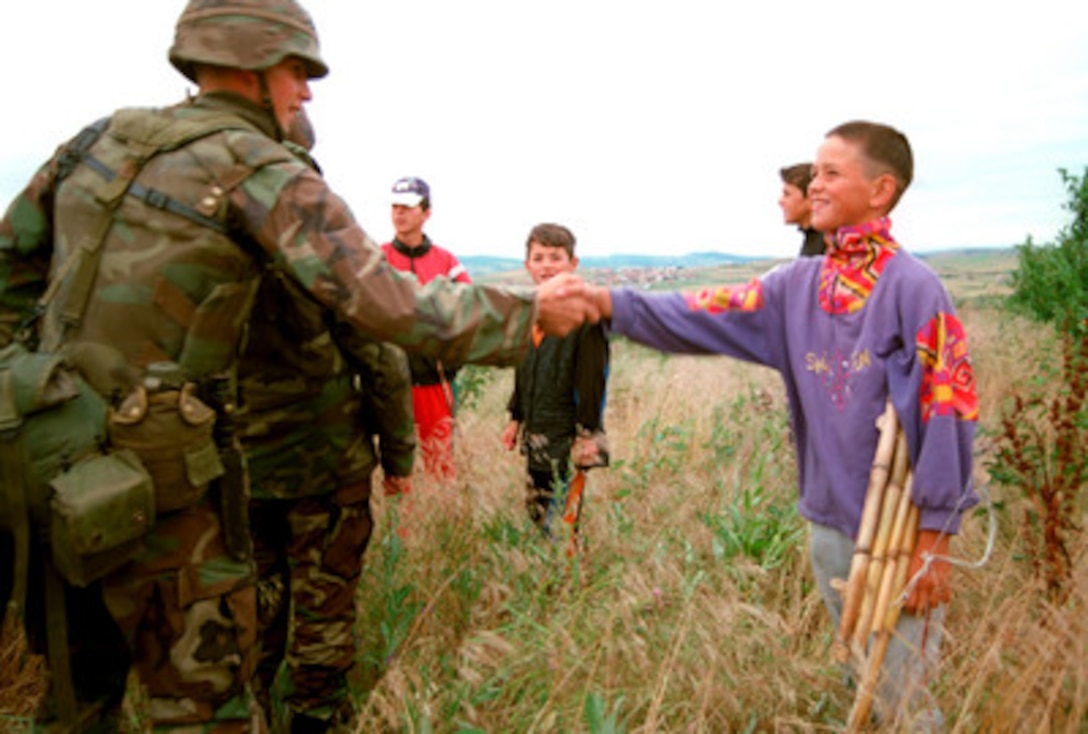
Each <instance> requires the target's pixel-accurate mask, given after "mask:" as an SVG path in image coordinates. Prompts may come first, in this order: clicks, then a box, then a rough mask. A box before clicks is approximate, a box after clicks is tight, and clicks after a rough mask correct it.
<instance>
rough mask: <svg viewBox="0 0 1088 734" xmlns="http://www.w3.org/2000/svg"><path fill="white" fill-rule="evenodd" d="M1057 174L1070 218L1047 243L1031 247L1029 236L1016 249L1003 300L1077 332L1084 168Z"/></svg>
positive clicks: (1082, 295) (1084, 258)
mask: <svg viewBox="0 0 1088 734" xmlns="http://www.w3.org/2000/svg"><path fill="white" fill-rule="evenodd" d="M1060 173H1061V176H1062V180H1063V181H1064V182H1065V186H1066V189H1067V191H1068V192H1069V201H1068V202H1067V203H1066V205H1065V207H1066V209H1068V210H1069V211H1070V212H1072V214H1073V220H1072V222H1070V223H1069V225H1068V226H1066V227H1064V228H1063V229H1062V230H1061V231H1060V232H1059V233H1058V239H1057V242H1055V243H1053V244H1046V245H1036V244H1035V243H1034V242H1033V241H1032V239H1031V238H1030V237H1029V238H1028V240H1027V242H1025V243H1024V244H1022V245H1019V246H1018V247H1017V248H1016V249H1017V254H1018V255H1019V263H1018V268H1017V270H1016V272H1015V273H1013V278H1012V286H1013V293H1012V295H1011V297H1010V298H1009V304H1010V305H1011V306H1012V307H1013V308H1014V309H1016V310H1018V311H1020V312H1022V313H1025V314H1027V315H1028V316H1031V317H1032V318H1035V319H1037V320H1039V321H1043V322H1046V323H1053V324H1055V325H1057V326H1058V327H1059V328H1061V329H1063V330H1067V331H1080V330H1083V329H1084V328H1085V325H1086V319H1088V169H1085V175H1082V176H1081V177H1079V178H1078V177H1076V176H1074V175H1072V174H1070V173H1069V172H1068V171H1066V170H1064V169H1062V170H1061V171H1060Z"/></svg>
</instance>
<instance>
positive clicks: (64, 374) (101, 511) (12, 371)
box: [0, 343, 155, 588]
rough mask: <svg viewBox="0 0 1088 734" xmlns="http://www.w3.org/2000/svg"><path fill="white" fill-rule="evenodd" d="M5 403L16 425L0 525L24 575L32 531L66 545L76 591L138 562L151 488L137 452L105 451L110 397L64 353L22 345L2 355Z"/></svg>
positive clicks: (62, 556) (59, 561)
mask: <svg viewBox="0 0 1088 734" xmlns="http://www.w3.org/2000/svg"><path fill="white" fill-rule="evenodd" d="M0 405H2V406H6V407H3V408H0V413H2V414H4V415H5V416H7V417H8V420H7V421H5V425H6V426H8V428H9V430H8V431H7V434H6V436H5V437H4V441H5V449H4V451H3V452H2V455H0V458H2V459H3V462H2V463H3V465H4V466H3V476H4V478H5V481H4V486H3V487H2V492H3V494H4V495H5V497H6V501H5V502H4V503H3V504H4V508H3V509H4V513H3V517H2V518H0V520H3V524H5V525H10V526H11V527H12V530H13V534H14V536H15V537H16V546H17V547H16V578H17V579H18V578H19V576H20V575H21V574H24V573H26V567H27V564H26V562H25V556H26V555H27V552H28V544H29V542H30V541H29V538H30V535H31V533H30V528H31V527H33V528H35V529H36V531H37V532H36V535H37V537H38V538H39V539H40V540H44V539H46V538H48V539H49V540H50V543H51V544H54V543H55V544H57V545H56V546H55V547H54V548H53V555H54V556H55V561H56V565H57V567H58V570H59V571H60V572H61V573H62V574H63V575H64V577H65V578H66V579H67V580H68V581H70V582H71V583H73V584H76V585H80V586H82V585H86V584H88V583H90V582H91V581H93V580H94V579H96V578H100V577H101V576H103V575H105V574H106V573H108V572H109V571H112V570H113V569H115V568H117V567H118V566H120V565H121V564H122V563H124V562H125V561H127V560H128V559H130V558H131V557H132V556H133V555H134V554H135V553H136V552H137V551H138V550H139V549H140V547H141V540H140V539H141V538H142V536H143V535H144V534H146V533H147V531H148V530H149V529H150V528H151V525H152V523H153V522H154V520H155V516H154V508H153V507H152V506H151V505H150V497H151V496H152V489H151V486H150V479H149V478H148V476H147V473H146V472H145V471H144V470H143V469H142V468H141V467H140V465H139V460H138V459H137V458H136V457H135V456H132V455H126V454H124V453H122V454H121V455H114V454H111V453H106V449H105V443H106V414H107V406H106V403H105V401H104V400H103V399H102V397H101V396H100V395H98V393H97V392H95V391H94V389H92V388H91V387H90V386H89V385H88V384H87V383H86V382H84V380H83V379H82V378H81V377H80V376H79V373H78V372H76V371H75V370H74V369H72V368H71V367H70V366H69V365H68V364H67V362H66V361H65V359H64V358H63V357H62V356H61V355H57V354H51V353H45V352H28V351H26V349H24V348H23V347H22V346H21V345H19V344H17V343H13V344H10V345H8V346H7V347H5V348H4V349H2V350H0ZM20 546H21V547H20ZM20 556H23V557H24V560H20V558H19V557H20ZM18 585H19V587H20V588H21V587H22V586H23V584H22V582H21V581H20V582H19V584H18Z"/></svg>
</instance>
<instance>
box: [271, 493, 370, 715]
mask: <svg viewBox="0 0 1088 734" xmlns="http://www.w3.org/2000/svg"><path fill="white" fill-rule="evenodd" d="M250 518H251V527H252V531H253V536H254V548H255V553H256V559H257V567H258V575H259V579H260V580H259V582H258V589H259V594H258V597H259V601H258V608H259V619H260V628H261V660H260V664H259V666H258V675H257V680H258V684H259V685H258V695H259V697H260V700H261V702H262V704H264V705H265V706H266V708H267V709H268V710H269V711H279V709H280V708H283V709H286V711H284V712H282V714H281V713H276V714H274V715H273V719H274V720H276V721H279V720H281V719H290V718H291V717H294V716H297V715H299V714H301V715H304V716H306V717H309V718H311V719H317V720H320V721H331V720H333V719H335V718H337V717H343V716H345V715H347V713H348V711H349V706H350V702H349V700H348V674H349V673H350V671H351V669H352V666H353V665H354V662H355V659H356V655H357V650H356V642H355V633H354V627H355V617H356V608H355V593H356V589H357V587H358V585H359V577H360V574H361V573H362V557H363V552H364V551H365V550H366V547H367V544H368V543H369V541H370V535H371V531H372V529H373V519H372V517H371V514H370V479H369V478H367V479H366V480H365V481H363V482H360V483H357V484H353V485H351V486H347V487H342V488H340V489H339V490H337V491H336V492H333V493H329V494H323V495H316V496H312V497H305V498H301V499H290V500H288V499H262V500H254V501H253V503H252V505H251V511H250ZM274 728H275V727H274Z"/></svg>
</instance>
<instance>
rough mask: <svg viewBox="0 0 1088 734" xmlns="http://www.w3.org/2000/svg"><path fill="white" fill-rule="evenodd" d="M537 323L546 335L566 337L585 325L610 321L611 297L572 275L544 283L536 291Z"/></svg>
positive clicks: (557, 277) (609, 294)
mask: <svg viewBox="0 0 1088 734" xmlns="http://www.w3.org/2000/svg"><path fill="white" fill-rule="evenodd" d="M536 309H537V310H536V322H537V324H538V325H539V326H540V328H541V329H543V330H544V333H545V334H549V335H551V336H566V335H567V334H569V333H570V332H571V331H573V330H574V329H577V328H578V327H579V326H581V325H582V324H584V323H585V322H587V321H588V322H590V323H593V324H595V323H597V322H598V321H600V320H601V319H605V320H608V319H611V318H612V293H611V292H610V291H609V290H608V289H607V288H603V287H601V286H595V285H591V284H589V283H586V282H585V281H584V280H582V278H580V277H579V276H577V275H575V274H573V273H563V274H560V275H556V276H555V277H553V278H550V279H548V280H546V281H545V282H544V283H542V284H541V285H540V287H539V288H538V289H537V296H536Z"/></svg>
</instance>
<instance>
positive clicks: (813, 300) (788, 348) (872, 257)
mask: <svg viewBox="0 0 1088 734" xmlns="http://www.w3.org/2000/svg"><path fill="white" fill-rule="evenodd" d="M889 225H890V222H889V220H887V219H886V218H885V219H881V220H877V221H875V222H870V223H868V224H866V225H863V226H862V227H857V228H844V229H842V230H840V231H839V232H838V233H837V236H836V241H835V243H834V244H832V245H831V248H830V249H829V251H828V254H827V255H826V256H825V257H823V258H800V259H797V260H793V261H791V262H790V263H788V264H786V265H783V266H780V267H778V268H775V269H774V270H771V271H770V272H768V273H766V274H765V275H763V276H762V277H760V278H757V279H754V280H752V282H750V283H748V284H746V285H743V286H739V287H722V288H712V289H707V290H704V291H701V292H699V293H646V292H639V291H632V290H627V289H621V290H614V291H612V329H613V331H615V332H616V333H618V334H623V335H624V336H626V337H628V338H630V339H632V340H633V341H636V342H641V343H643V344H646V345H648V346H651V347H654V348H656V349H660V350H662V351H666V352H679V353H686V354H724V355H729V356H733V357H737V358H740V359H743V360H746V361H749V362H754V363H757V364H762V365H766V366H768V367H772V368H774V369H775V370H777V371H778V372H779V373H780V374H781V375H782V378H783V380H784V382H785V386H786V391H787V393H788V398H789V405H790V413H791V419H792V422H793V428H794V436H795V439H796V449H797V466H798V471H799V484H800V501H799V509H800V512H801V514H802V515H803V516H804V517H805V518H806V519H808V520H810V521H812V522H816V523H820V524H822V525H828V526H830V527H833V528H836V529H837V530H839V531H841V532H843V533H845V534H846V535H848V536H849V537H851V538H854V537H856V534H857V530H858V526H859V525H860V522H861V511H862V506H863V504H864V501H865V493H866V490H867V487H868V483H869V472H870V468H871V466H872V462H873V456H874V453H875V451H876V444H877V439H878V435H879V434H878V431H877V428H876V419H877V417H879V416H880V415H881V414H882V413H883V412H884V406H885V401H886V400H887V398H888V397H889V395H890V397H891V400H892V403H893V404H894V406H895V408H896V412H897V413H898V415H899V419H900V421H901V423H902V425H903V429H904V432H905V435H906V438H907V443H908V446H909V454H910V460H911V466H912V467H913V470H914V490H913V499H914V502H915V504H916V505H918V507H919V509H920V511H921V512H920V515H921V521H920V527H921V529H923V530H938V531H940V530H943V531H946V532H949V533H955V532H958V530H959V525H960V516H961V514H962V512H963V511H964V510H966V509H968V508H969V507H971V506H972V505H974V504H975V503H976V502H977V501H978V498H977V496H976V495H975V493H974V490H973V488H972V481H971V461H972V441H973V439H974V432H975V425H976V423H977V419H978V407H977V398H976V396H975V384H974V373H973V370H972V367H971V362H970V357H969V355H968V353H967V344H966V340H965V338H964V334H963V329H962V327H961V325H960V323H959V321H958V319H957V318H956V317H955V314H954V307H953V304H952V300H951V298H950V297H949V295H948V293H947V291H946V290H945V288H944V286H943V285H942V284H941V282H940V279H939V278H938V277H937V275H936V273H934V272H933V271H932V270H931V269H930V268H929V267H928V266H927V265H925V264H924V263H922V262H921V261H919V260H917V259H916V258H914V257H912V256H911V255H910V254H908V253H907V252H905V251H904V250H901V249H900V248H899V246H898V245H897V244H896V243H895V241H894V240H892V239H891V236H890V234H889V233H888V227H889Z"/></svg>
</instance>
